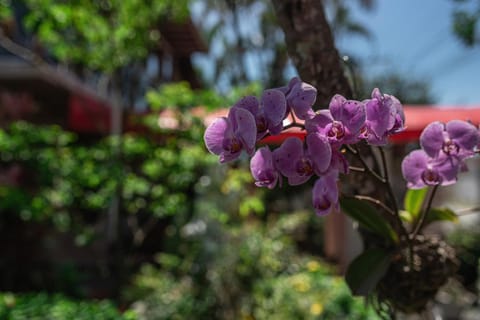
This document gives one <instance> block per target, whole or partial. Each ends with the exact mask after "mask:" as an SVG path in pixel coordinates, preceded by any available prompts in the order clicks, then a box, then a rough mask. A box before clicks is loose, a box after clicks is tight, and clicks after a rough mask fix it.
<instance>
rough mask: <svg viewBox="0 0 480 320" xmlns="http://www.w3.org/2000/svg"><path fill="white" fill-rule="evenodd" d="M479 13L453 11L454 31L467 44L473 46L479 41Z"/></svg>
mask: <svg viewBox="0 0 480 320" xmlns="http://www.w3.org/2000/svg"><path fill="white" fill-rule="evenodd" d="M478 18H479V13H478V12H477V13H470V12H467V11H460V10H457V11H455V12H454V13H453V32H454V34H455V35H456V36H457V37H458V39H459V40H460V41H461V42H462V43H463V44H464V45H466V46H468V47H471V46H473V45H475V43H476V42H477V41H478V39H477V34H476V29H477V21H478Z"/></svg>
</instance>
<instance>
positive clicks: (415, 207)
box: [403, 188, 428, 220]
mask: <svg viewBox="0 0 480 320" xmlns="http://www.w3.org/2000/svg"><path fill="white" fill-rule="evenodd" d="M427 193H428V188H423V189H408V190H407V193H406V194H405V198H404V200H403V205H404V206H405V210H406V211H408V212H409V213H411V215H412V216H413V217H414V219H413V220H417V219H418V216H419V215H420V213H421V211H422V206H423V202H424V201H425V197H426V196H427Z"/></svg>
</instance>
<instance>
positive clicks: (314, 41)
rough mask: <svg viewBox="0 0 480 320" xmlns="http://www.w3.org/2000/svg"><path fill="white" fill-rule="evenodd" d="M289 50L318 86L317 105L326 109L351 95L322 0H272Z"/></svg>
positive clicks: (305, 76)
mask: <svg viewBox="0 0 480 320" xmlns="http://www.w3.org/2000/svg"><path fill="white" fill-rule="evenodd" d="M272 3H273V6H274V8H275V12H276V15H277V18H278V22H279V24H280V26H281V27H282V29H283V32H284V33H285V40H286V43H287V50H288V54H289V56H290V58H291V59H292V61H293V64H294V65H295V67H296V68H297V71H298V73H299V75H300V77H301V78H302V80H303V81H305V82H308V83H310V84H312V85H313V86H314V87H316V88H317V90H318V93H317V103H316V104H317V105H318V106H319V107H320V108H327V107H328V104H329V102H330V99H331V97H332V96H333V95H334V94H335V93H339V94H341V95H343V96H345V97H347V98H352V89H351V87H350V84H349V82H348V80H347V78H346V77H345V74H344V71H343V68H342V65H341V62H340V58H339V55H338V51H337V49H336V48H335V44H334V41H333V35H332V32H331V30H330V26H329V25H328V22H327V20H326V17H325V12H324V9H323V4H322V1H321V0H272Z"/></svg>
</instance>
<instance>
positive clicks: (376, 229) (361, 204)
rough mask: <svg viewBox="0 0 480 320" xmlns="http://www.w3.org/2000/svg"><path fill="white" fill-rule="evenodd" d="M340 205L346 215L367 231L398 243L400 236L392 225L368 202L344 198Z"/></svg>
mask: <svg viewBox="0 0 480 320" xmlns="http://www.w3.org/2000/svg"><path fill="white" fill-rule="evenodd" d="M340 205H341V207H342V210H343V212H344V213H345V214H346V215H348V216H349V217H350V218H352V219H353V220H355V221H357V222H358V223H359V224H360V225H361V226H362V227H364V228H365V229H367V230H369V231H371V232H373V233H375V234H377V235H379V236H381V237H383V238H385V239H387V240H391V241H393V242H398V235H397V234H396V233H395V231H394V230H393V228H392V227H391V226H390V224H388V222H387V221H386V220H385V219H383V218H382V216H380V214H379V213H378V212H377V210H375V208H374V207H373V206H371V205H370V204H368V203H367V202H365V201H362V200H359V199H355V198H344V199H342V200H340Z"/></svg>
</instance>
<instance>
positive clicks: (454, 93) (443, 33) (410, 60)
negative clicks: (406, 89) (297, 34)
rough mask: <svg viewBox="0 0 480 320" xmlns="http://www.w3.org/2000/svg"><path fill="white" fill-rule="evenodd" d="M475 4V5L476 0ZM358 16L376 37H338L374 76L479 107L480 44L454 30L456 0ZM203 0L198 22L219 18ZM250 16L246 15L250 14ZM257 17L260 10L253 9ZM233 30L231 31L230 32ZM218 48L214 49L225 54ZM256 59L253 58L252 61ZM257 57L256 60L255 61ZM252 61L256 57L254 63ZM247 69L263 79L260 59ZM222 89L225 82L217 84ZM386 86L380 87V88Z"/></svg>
mask: <svg viewBox="0 0 480 320" xmlns="http://www.w3.org/2000/svg"><path fill="white" fill-rule="evenodd" d="M471 2H472V4H471V5H476V2H475V1H471ZM351 3H352V14H353V16H354V18H355V19H356V20H357V21H359V22H360V23H361V24H362V25H364V26H365V27H366V28H367V29H368V30H370V32H371V33H372V36H373V37H372V39H371V40H366V39H364V38H360V37H358V36H357V37H346V36H343V37H342V38H340V39H336V43H337V46H338V47H339V49H340V50H341V51H342V52H349V53H352V54H353V55H354V56H355V57H356V58H360V59H361V60H362V61H363V62H364V66H365V67H364V69H365V70H368V71H369V72H372V73H373V74H376V73H382V72H396V73H400V74H403V75H405V76H407V77H408V76H411V77H413V78H415V79H423V80H426V81H428V82H429V83H430V86H431V91H432V95H433V97H434V98H435V101H436V103H437V104H438V105H444V106H450V105H456V106H474V105H476V106H480V80H478V76H477V75H478V73H480V45H477V46H476V47H474V48H466V47H465V46H463V45H462V44H461V43H460V41H459V40H458V39H457V38H455V36H454V35H453V32H452V27H451V24H452V12H453V10H454V8H455V6H454V1H453V0H376V6H375V8H374V9H373V10H372V11H365V10H363V9H360V8H358V7H356V5H357V1H352V0H351ZM200 8H203V4H202V1H198V2H196V5H195V6H194V7H193V10H192V11H193V15H194V19H195V20H197V21H198V20H201V21H202V22H203V23H205V22H207V23H208V22H209V19H210V18H211V19H213V20H212V21H214V20H215V19H218V15H215V14H213V15H209V16H205V15H202V13H201V12H202V10H201V9H200ZM245 14H246V13H245ZM248 14H251V15H253V16H255V15H256V13H255V12H249V13H248ZM242 21H246V23H245V24H244V25H243V24H242V26H243V28H242V29H243V30H242V31H243V33H245V34H249V35H251V36H252V37H255V36H257V35H258V34H257V33H258V32H257V31H256V28H257V26H256V24H255V23H253V22H254V21H255V17H245V19H242ZM227 31H228V30H227ZM221 51H222V50H221V48H219V47H218V46H213V47H212V48H211V53H213V54H214V55H215V53H216V54H221ZM251 60H252V59H251ZM253 60H254V59H253ZM253 60H252V61H253ZM195 61H196V62H197V65H198V66H202V67H203V68H202V69H203V70H204V72H205V73H206V75H207V77H209V76H211V75H210V73H211V71H212V68H211V67H209V66H212V63H213V62H212V61H211V60H210V58H208V57H207V56H199V57H196V59H195ZM249 69H250V70H247V72H248V74H249V75H250V78H251V79H260V80H261V75H262V72H265V70H263V69H262V66H261V65H258V62H257V63H255V61H254V62H252V63H251V68H249ZM217 86H218V89H220V90H222V85H221V82H220V83H217ZM380 89H381V88H380Z"/></svg>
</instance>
